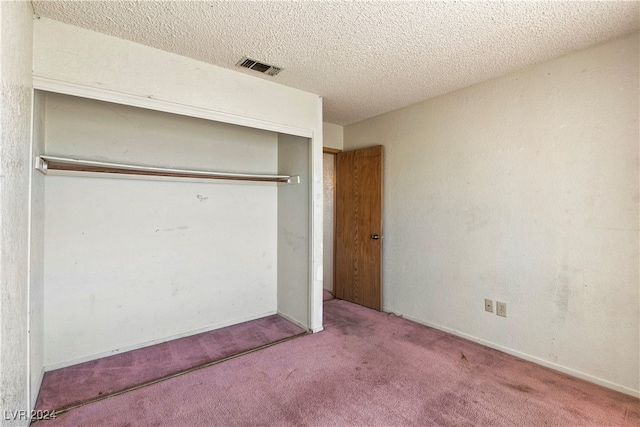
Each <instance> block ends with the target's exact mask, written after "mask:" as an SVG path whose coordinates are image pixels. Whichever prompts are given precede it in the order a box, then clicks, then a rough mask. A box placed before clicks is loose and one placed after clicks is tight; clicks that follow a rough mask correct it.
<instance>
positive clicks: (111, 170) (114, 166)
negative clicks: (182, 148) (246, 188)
mask: <svg viewBox="0 0 640 427" xmlns="http://www.w3.org/2000/svg"><path fill="white" fill-rule="evenodd" d="M35 167H36V169H37V170H39V171H40V172H42V173H44V174H45V175H67V174H68V173H69V172H87V173H104V174H121V175H135V176H139V177H169V178H187V179H189V178H191V179H198V180H200V179H205V180H206V179H224V180H234V181H257V182H276V183H284V184H299V183H300V177H299V176H291V175H266V174H246V173H231V172H214V171H203V170H187V169H171V168H160V167H153V166H139V165H128V164H121V163H107V162H98V161H95V160H80V159H70V158H65V157H54V156H38V157H36V166H35Z"/></svg>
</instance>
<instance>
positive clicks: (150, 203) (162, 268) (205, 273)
mask: <svg viewBox="0 0 640 427" xmlns="http://www.w3.org/2000/svg"><path fill="white" fill-rule="evenodd" d="M41 98H42V97H41ZM43 109H44V112H45V120H44V122H45V125H44V126H45V153H46V154H48V155H52V156H60V157H70V158H81V159H90V160H98V161H105V162H115V163H127V164H137V165H141V166H158V167H169V168H182V169H193V170H213V171H226V172H241V173H256V174H276V173H278V172H280V169H283V168H288V167H289V166H294V163H291V162H290V163H288V164H286V165H285V164H280V165H279V150H280V147H279V144H280V145H281V144H282V142H281V141H282V140H283V139H284V140H288V137H287V136H282V135H279V134H277V133H275V132H270V131H264V130H258V129H252V128H247V127H241V126H236V125H230V124H224V123H219V122H213V121H208V120H202V119H196V118H192V117H186V116H179V115H174V114H168V113H162V112H157V111H151V110H145V109H140V108H134V107H128V106H123V105H118V104H112V103H107V102H101V101H95V100H89V99H84V98H77V97H72V96H67V95H59V94H54V93H46V102H44V107H43ZM292 138H295V137H292ZM296 143H297V144H299V146H297V147H296V148H295V149H292V148H291V147H290V148H288V149H284V152H285V153H286V151H287V150H293V151H292V152H296V153H298V152H300V153H304V154H303V155H302V156H299V157H296V159H302V158H303V157H304V159H303V160H304V161H303V163H301V164H300V165H298V166H296V169H297V170H296V171H294V172H295V173H291V174H296V175H298V174H299V175H301V178H302V179H303V181H302V182H301V184H298V185H291V186H288V185H281V186H278V185H276V184H273V183H255V182H252V183H246V182H235V181H211V182H186V181H184V180H180V179H176V180H171V181H166V180H153V179H151V180H149V179H133V177H126V178H124V179H113V178H112V177H100V176H97V175H94V176H53V175H47V176H45V177H44V182H45V191H44V193H45V194H44V211H45V214H44V348H45V350H44V366H45V368H46V369H47V370H50V369H55V368H59V367H63V366H68V365H72V364H75V363H79V362H82V361H85V360H91V359H95V358H98V357H103V356H106V355H109V354H112V353H114V352H120V351H125V350H128V349H133V348H139V347H143V346H146V345H150V344H153V343H157V342H162V341H166V340H169V339H173V338H177V337H180V336H186V335H191V334H194V333H198V332H203V331H206V330H212V329H217V328H220V327H223V326H227V325H230V324H235V323H239V322H243V321H246V320H250V319H255V318H259V317H263V316H267V315H270V314H273V313H276V312H279V311H281V312H283V315H287V316H288V317H289V318H290V319H291V320H293V321H296V323H299V324H307V323H308V311H309V307H308V305H309V302H308V301H309V298H308V292H309V291H308V287H309V279H310V278H309V273H308V271H309V259H310V256H309V188H308V186H309V178H308V177H309V171H308V168H309V140H308V139H306V138H296ZM285 157H286V156H285ZM294 157H295V156H294ZM290 172H291V171H290V170H287V171H286V173H287V174H289V173H290ZM284 188H289V190H283V189H284ZM283 191H285V192H287V191H288V194H290V195H291V194H293V195H294V196H293V198H289V202H282V200H279V198H282V197H284V196H280V194H282V192H283ZM285 198H286V197H285ZM297 203H301V204H300V205H297ZM279 205H282V207H283V208H286V209H288V210H291V211H292V212H295V214H294V217H296V218H297V221H298V222H297V223H295V224H297V228H296V230H295V233H296V236H298V237H299V240H297V241H295V242H294V246H295V248H292V249H291V248H290V249H291V251H290V252H292V253H295V256H293V257H289V258H291V259H295V260H297V261H301V260H304V262H305V264H304V267H303V268H304V269H306V270H305V272H304V275H303V274H301V271H302V267H298V266H295V267H294V266H291V265H290V264H288V263H287V262H285V261H284V260H285V259H287V258H286V257H283V256H281V255H280V254H279V247H278V246H279V241H280V235H281V234H282V232H281V231H279V222H280V224H281V225H282V224H288V222H287V221H285V219H287V218H285V216H286V214H283V212H282V210H279ZM283 215H284V216H283ZM289 219H291V218H289ZM294 227H296V225H294ZM285 234H286V233H285ZM298 269H300V270H298ZM290 271H293V272H294V273H288V272H290ZM296 272H297V273H296ZM299 289H303V290H302V291H300V290H299ZM283 292H289V293H290V294H291V295H294V296H293V297H291V298H289V299H287V303H286V304H285V305H283V306H282V307H280V306H279V298H280V295H279V294H281V293H283ZM300 316H301V317H300Z"/></svg>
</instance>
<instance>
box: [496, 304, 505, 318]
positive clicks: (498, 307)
mask: <svg viewBox="0 0 640 427" xmlns="http://www.w3.org/2000/svg"><path fill="white" fill-rule="evenodd" d="M496 314H497V315H498V316H502V317H507V303H506V302H500V301H496Z"/></svg>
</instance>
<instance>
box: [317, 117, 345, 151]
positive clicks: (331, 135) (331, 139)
mask: <svg viewBox="0 0 640 427" xmlns="http://www.w3.org/2000/svg"><path fill="white" fill-rule="evenodd" d="M322 139H323V141H322V145H323V146H325V147H329V148H336V149H338V150H342V146H343V144H344V130H343V127H342V126H340V125H334V124H332V123H327V122H324V123H322Z"/></svg>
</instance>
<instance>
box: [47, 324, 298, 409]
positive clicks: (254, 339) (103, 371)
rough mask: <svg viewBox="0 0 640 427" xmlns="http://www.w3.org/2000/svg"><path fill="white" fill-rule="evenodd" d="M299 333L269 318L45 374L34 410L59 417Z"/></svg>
mask: <svg viewBox="0 0 640 427" xmlns="http://www.w3.org/2000/svg"><path fill="white" fill-rule="evenodd" d="M304 333H305V331H304V330H303V329H302V328H300V327H298V326H296V325H294V324H293V323H291V322H289V321H288V320H285V319H284V318H282V317H280V316H278V315H275V314H274V315H272V316H267V317H263V318H261V319H256V320H251V321H249V322H243V323H239V324H237V325H233V326H228V327H226V328H220V329H216V330H214V331H209V332H204V333H201V334H196V335H192V336H189V337H185V338H180V339H176V340H172V341H168V342H165V343H161V344H156V345H152V346H149V347H144V348H141V349H138V350H133V351H128V352H125V353H120V354H116V355H113V356H109V357H104V358H101V359H97V360H92V361H89V362H85V363H80V364H78V365H73V366H69V367H67V368H62V369H57V370H55V371H50V372H47V373H45V375H44V378H43V380H42V386H41V387H40V392H39V394H38V400H37V402H36V410H49V411H51V410H58V411H59V410H61V409H64V408H68V407H70V406H75V405H78V404H81V403H83V402H87V401H92V400H94V399H100V398H103V397H105V396H108V395H111V394H113V393H119V392H121V391H123V390H127V389H130V388H133V387H138V386H140V385H143V384H146V383H149V382H153V381H156V380H158V379H161V378H165V377H169V376H172V375H175V374H176V373H180V372H183V371H187V370H189V369H193V368H195V367H198V366H202V365H206V364H209V363H212V362H216V361H218V360H222V359H225V358H228V357H231V356H234V355H237V354H241V353H244V352H246V351H249V350H253V349H256V348H259V347H262V346H265V345H269V344H272V343H275V342H279V341H282V340H285V339H287V338H290V337H293V336H296V335H300V334H304Z"/></svg>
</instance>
